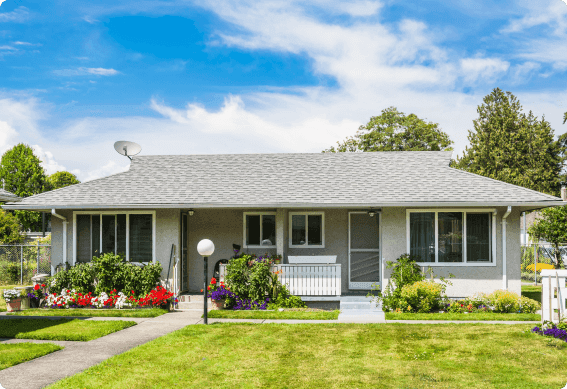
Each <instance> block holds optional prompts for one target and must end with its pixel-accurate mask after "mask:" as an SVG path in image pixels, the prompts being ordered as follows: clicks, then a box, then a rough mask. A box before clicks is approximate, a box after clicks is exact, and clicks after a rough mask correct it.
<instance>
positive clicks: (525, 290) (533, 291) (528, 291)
mask: <svg viewBox="0 0 567 389" xmlns="http://www.w3.org/2000/svg"><path fill="white" fill-rule="evenodd" d="M522 296H526V297H529V298H531V299H532V300H536V301H539V302H540V303H541V284H540V285H522Z"/></svg>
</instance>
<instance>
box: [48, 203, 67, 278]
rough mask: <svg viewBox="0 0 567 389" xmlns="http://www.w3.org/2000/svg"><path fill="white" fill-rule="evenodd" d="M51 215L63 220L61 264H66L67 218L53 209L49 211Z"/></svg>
mask: <svg viewBox="0 0 567 389" xmlns="http://www.w3.org/2000/svg"><path fill="white" fill-rule="evenodd" d="M51 214H52V215H53V216H55V217H58V218H59V219H62V220H63V263H64V264H67V218H66V217H65V216H62V215H59V214H58V213H57V212H55V208H53V209H52V210H51ZM52 272H53V271H52Z"/></svg>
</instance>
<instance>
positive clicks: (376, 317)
mask: <svg viewBox="0 0 567 389" xmlns="http://www.w3.org/2000/svg"><path fill="white" fill-rule="evenodd" d="M338 320H339V322H341V323H386V315H384V312H383V311H382V306H381V305H376V303H375V302H373V301H372V298H371V297H366V296H344V297H341V313H340V314H339V319H338Z"/></svg>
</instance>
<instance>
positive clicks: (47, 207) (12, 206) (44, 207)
mask: <svg viewBox="0 0 567 389" xmlns="http://www.w3.org/2000/svg"><path fill="white" fill-rule="evenodd" d="M563 205H567V202H564V201H560V200H557V201H554V200H550V201H526V202H522V201H432V202H427V201H415V202H412V201H406V202H368V203H361V202H348V203H331V202H329V203H321V202H301V203H287V202H273V203H261V204H246V203H124V204H88V203H85V204H64V205H63V204H41V205H37V204H33V205H32V204H21V203H7V204H4V205H2V208H3V209H7V210H26V211H43V212H51V210H52V209H59V210H87V209H92V210H101V209H172V208H173V209H189V208H192V209H199V208H200V209H204V208H248V209H261V208H366V207H372V208H381V207H404V208H415V207H504V206H513V207H521V208H525V210H528V209H538V208H547V207H558V206H563Z"/></svg>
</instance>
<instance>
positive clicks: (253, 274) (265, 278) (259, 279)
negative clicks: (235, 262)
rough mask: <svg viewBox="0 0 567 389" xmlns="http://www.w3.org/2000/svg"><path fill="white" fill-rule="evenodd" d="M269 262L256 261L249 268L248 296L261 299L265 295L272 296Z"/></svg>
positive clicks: (264, 297)
mask: <svg viewBox="0 0 567 389" xmlns="http://www.w3.org/2000/svg"><path fill="white" fill-rule="evenodd" d="M271 274H272V272H271V269H270V264H269V263H267V262H256V263H254V265H252V267H251V268H250V278H249V279H248V283H249V288H248V296H249V297H250V298H251V299H252V300H256V301H263V300H265V299H266V296H268V297H273V293H272V292H273V288H272V279H271Z"/></svg>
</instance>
